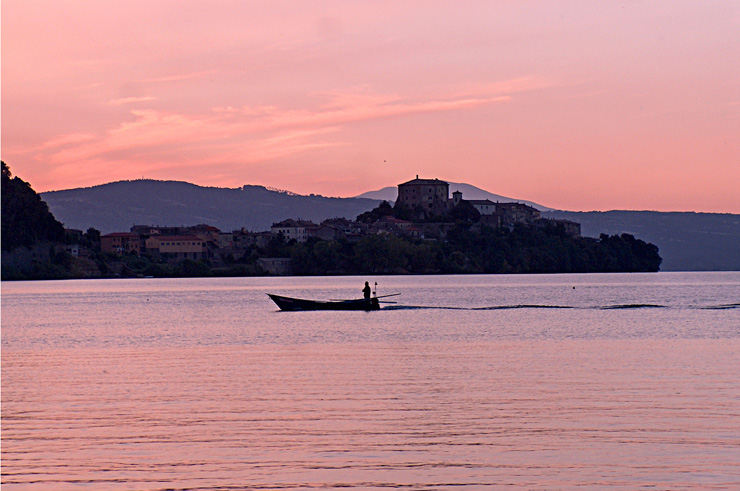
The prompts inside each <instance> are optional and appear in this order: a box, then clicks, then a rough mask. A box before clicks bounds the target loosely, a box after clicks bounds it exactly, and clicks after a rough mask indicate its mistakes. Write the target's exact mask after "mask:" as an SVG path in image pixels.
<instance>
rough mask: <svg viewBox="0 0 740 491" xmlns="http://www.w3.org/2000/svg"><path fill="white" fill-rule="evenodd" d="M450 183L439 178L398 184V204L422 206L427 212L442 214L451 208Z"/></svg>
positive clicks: (412, 207) (414, 206)
mask: <svg viewBox="0 0 740 491" xmlns="http://www.w3.org/2000/svg"><path fill="white" fill-rule="evenodd" d="M449 196H450V185H449V184H448V183H446V182H445V181H440V180H439V179H419V176H416V179H412V180H411V181H408V182H404V183H403V184H399V185H398V199H397V200H396V206H402V207H404V208H408V209H414V208H417V207H421V209H422V210H424V211H425V212H426V213H432V214H435V215H441V214H444V213H446V212H447V210H448V208H449V203H448V201H449Z"/></svg>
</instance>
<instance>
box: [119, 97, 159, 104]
mask: <svg viewBox="0 0 740 491" xmlns="http://www.w3.org/2000/svg"><path fill="white" fill-rule="evenodd" d="M156 99H157V98H156V97H153V96H143V97H122V98H120V99H113V100H110V101H108V104H110V105H111V106H124V105H126V104H135V103H138V102H149V101H154V100H156Z"/></svg>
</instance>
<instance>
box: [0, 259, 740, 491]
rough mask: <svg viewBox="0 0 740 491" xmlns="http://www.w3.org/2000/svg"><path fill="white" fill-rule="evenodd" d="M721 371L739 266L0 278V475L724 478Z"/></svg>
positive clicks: (734, 462)
mask: <svg viewBox="0 0 740 491" xmlns="http://www.w3.org/2000/svg"><path fill="white" fill-rule="evenodd" d="M366 279H367V280H370V282H371V284H372V283H373V282H374V281H377V282H378V284H379V289H378V294H379V295H382V294H387V293H393V292H401V293H402V295H400V296H398V297H390V298H388V300H393V301H396V302H397V303H393V304H392V303H389V304H384V308H383V310H381V311H379V312H277V311H276V307H275V306H274V304H272V303H271V301H270V300H269V299H268V297H267V296H266V295H265V293H266V292H274V293H278V294H284V295H288V296H296V297H304V298H316V299H331V298H346V297H354V296H359V295H360V290H361V288H362V285H363V283H364V281H365V280H366ZM738 373H740V273H659V274H644V275H643V274H615V275H552V276H538V275H535V276H445V277H440V276H426V277H419V276H416V277H380V278H353V277H341V278H336V277H333V278H230V279H173V280H162V279H143V280H87V281H64V282H18V283H3V284H2V488H3V490H9V491H13V490H26V489H28V490H47V489H54V490H57V489H59V490H67V489H84V490H88V489H89V490H130V489H135V490H139V489H141V490H170V489H172V490H199V489H203V490H221V489H223V490H236V489H335V488H354V489H386V488H401V489H499V488H501V489H504V488H510V489H536V490H551V489H576V488H578V489H623V490H633V489H643V488H647V489H727V490H736V489H740V382H739V381H738V380H740V377H739V376H738Z"/></svg>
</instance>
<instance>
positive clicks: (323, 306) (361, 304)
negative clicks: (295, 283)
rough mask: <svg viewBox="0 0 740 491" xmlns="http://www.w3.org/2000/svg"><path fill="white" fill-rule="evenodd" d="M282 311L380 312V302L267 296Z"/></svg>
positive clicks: (360, 299) (373, 299)
mask: <svg viewBox="0 0 740 491" xmlns="http://www.w3.org/2000/svg"><path fill="white" fill-rule="evenodd" d="M267 296H268V297H270V298H271V299H272V301H273V302H275V304H276V305H277V306H278V307H280V310H289V311H302V310H365V311H369V310H380V302H378V299H377V298H367V299H366V298H359V299H356V300H340V301H330V302H326V301H321V300H305V299H302V298H291V297H283V296H280V295H273V294H272V293H268V294H267Z"/></svg>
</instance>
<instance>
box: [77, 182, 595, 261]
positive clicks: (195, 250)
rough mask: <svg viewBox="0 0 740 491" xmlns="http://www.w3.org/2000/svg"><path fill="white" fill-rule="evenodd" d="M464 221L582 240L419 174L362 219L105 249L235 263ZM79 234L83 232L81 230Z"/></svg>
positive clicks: (170, 237) (430, 234) (169, 230)
mask: <svg viewBox="0 0 740 491" xmlns="http://www.w3.org/2000/svg"><path fill="white" fill-rule="evenodd" d="M400 217H403V218H400ZM460 220H465V221H467V222H469V223H470V225H471V227H474V228H480V227H483V226H487V227H491V228H493V229H496V228H500V227H506V228H509V229H511V228H513V227H514V226H515V225H517V224H527V225H530V226H535V227H537V226H540V227H544V226H558V227H561V228H562V230H563V231H564V232H565V233H566V234H568V235H570V236H572V237H579V236H580V225H579V224H578V223H575V222H571V221H568V220H545V219H542V218H541V217H540V212H539V211H538V210H537V209H535V208H533V207H531V206H529V205H526V204H523V203H516V202H513V203H498V202H492V201H490V200H465V199H464V197H463V194H462V193H461V192H459V191H454V192H453V193H452V196H451V197H450V191H449V184H448V183H447V182H445V181H442V180H439V179H420V178H419V177H418V176H416V178H415V179H412V180H410V181H408V182H405V183H402V184H399V185H398V198H397V200H396V202H395V206H394V207H391V206H390V205H389V204H388V203H383V204H382V205H381V206H379V207H378V208H376V209H375V210H373V211H372V212H368V213H364V214H362V215H360V216H358V217H357V219H356V220H351V219H347V218H332V219H328V220H324V221H322V222H321V223H313V222H311V221H307V220H301V219H300V218H289V219H286V220H283V221H280V222H278V223H274V224H273V225H272V227H271V228H270V230H269V231H256V232H255V231H248V230H245V229H241V230H234V231H229V232H226V231H221V230H219V229H217V228H216V227H213V226H210V225H207V224H200V225H194V226H179V227H177V226H149V225H134V226H132V227H131V229H130V230H129V231H128V232H123V231H122V232H115V233H109V234H105V235H102V236H101V237H100V250H101V252H103V253H108V254H111V255H117V256H124V255H135V256H146V257H148V258H150V259H151V260H153V261H156V262H162V263H170V264H171V263H176V262H180V261H183V260H186V259H187V260H194V261H202V260H207V261H209V262H210V263H214V264H228V263H233V262H234V261H235V260H237V259H238V258H241V257H244V256H245V255H248V254H250V253H253V252H254V251H255V250H266V249H268V248H269V245H270V244H271V243H273V244H274V243H275V242H278V243H281V242H283V243H292V242H295V243H305V242H307V241H309V240H311V239H314V240H322V241H347V242H350V243H352V242H358V241H360V240H361V239H362V238H363V237H367V236H370V235H391V236H396V237H403V238H408V239H418V240H426V241H444V240H445V239H446V237H447V233H448V232H449V231H450V230H451V229H452V228H453V227H455V225H456V223H458V222H459V221H460ZM77 233H79V234H81V231H77ZM69 252H70V253H71V254H72V255H79V254H84V253H85V251H84V250H83V251H81V250H80V249H79V248H74V247H73V248H71V249H70V251H69ZM291 262H292V260H291V258H288V257H260V258H258V259H257V264H258V265H259V266H260V267H261V268H262V269H263V270H264V271H265V272H267V273H269V274H276V275H280V274H290V273H292V268H291Z"/></svg>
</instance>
